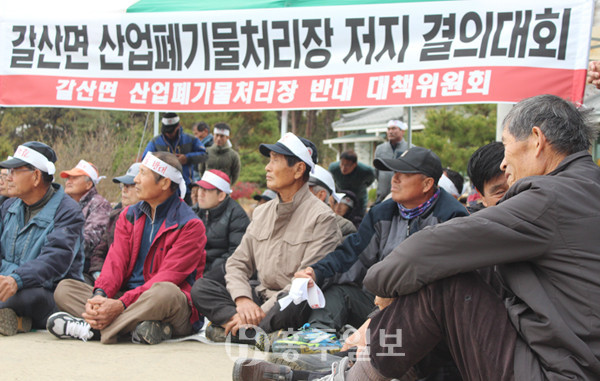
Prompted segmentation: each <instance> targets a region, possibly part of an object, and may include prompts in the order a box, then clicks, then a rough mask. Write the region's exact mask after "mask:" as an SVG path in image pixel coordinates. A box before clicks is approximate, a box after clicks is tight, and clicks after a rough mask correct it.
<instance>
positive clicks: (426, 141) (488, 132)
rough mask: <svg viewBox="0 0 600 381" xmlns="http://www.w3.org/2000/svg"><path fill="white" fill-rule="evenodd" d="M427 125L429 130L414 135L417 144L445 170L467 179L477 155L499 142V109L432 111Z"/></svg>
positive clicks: (485, 106)
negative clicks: (490, 144) (493, 142)
mask: <svg viewBox="0 0 600 381" xmlns="http://www.w3.org/2000/svg"><path fill="white" fill-rule="evenodd" d="M424 124H425V129H424V130H423V131H420V132H417V133H415V134H414V135H413V143H414V144H415V145H418V146H422V147H426V148H429V149H431V150H432V151H433V152H435V153H436V154H437V155H438V156H439V157H440V159H441V160H442V165H443V166H444V167H450V168H452V169H454V170H455V171H458V172H461V173H462V174H463V175H465V174H466V172H467V163H468V161H469V158H470V157H471V155H472V154H473V152H475V150H476V149H477V148H479V147H481V146H482V145H484V144H487V143H489V142H491V141H493V140H494V139H495V136H496V105H488V104H477V105H463V106H456V107H454V108H452V109H448V108H445V107H443V108H441V109H434V110H429V111H428V112H427V114H426V121H425V123H424Z"/></svg>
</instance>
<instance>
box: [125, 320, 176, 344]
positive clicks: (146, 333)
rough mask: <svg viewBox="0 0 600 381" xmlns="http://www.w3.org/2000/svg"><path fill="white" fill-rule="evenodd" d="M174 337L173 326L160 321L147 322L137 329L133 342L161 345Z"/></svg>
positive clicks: (132, 337) (139, 325)
mask: <svg viewBox="0 0 600 381" xmlns="http://www.w3.org/2000/svg"><path fill="white" fill-rule="evenodd" d="M172 335H173V327H171V324H169V323H164V322H162V321H158V320H146V321H143V322H141V323H140V324H138V325H137V327H135V330H134V331H133V334H132V335H131V341H133V342H134V343H138V344H139V343H143V344H150V345H154V344H159V343H161V342H163V341H164V340H168V339H170V338H171V336H172Z"/></svg>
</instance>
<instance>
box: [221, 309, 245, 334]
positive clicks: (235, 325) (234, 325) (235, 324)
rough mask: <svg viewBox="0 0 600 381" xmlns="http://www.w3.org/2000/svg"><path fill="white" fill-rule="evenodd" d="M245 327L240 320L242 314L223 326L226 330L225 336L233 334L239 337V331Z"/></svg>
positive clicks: (236, 315) (234, 316)
mask: <svg viewBox="0 0 600 381" xmlns="http://www.w3.org/2000/svg"><path fill="white" fill-rule="evenodd" d="M243 325H244V323H242V319H241V318H240V314H235V315H233V316H232V317H231V319H229V321H228V322H227V323H225V325H224V326H223V328H225V336H227V335H228V334H229V332H231V334H232V335H237V333H238V330H239V329H240V328H241V327H242V326H243Z"/></svg>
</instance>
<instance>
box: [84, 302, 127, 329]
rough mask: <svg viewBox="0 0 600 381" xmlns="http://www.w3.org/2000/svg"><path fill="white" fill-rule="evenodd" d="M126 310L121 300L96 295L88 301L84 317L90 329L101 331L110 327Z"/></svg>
mask: <svg viewBox="0 0 600 381" xmlns="http://www.w3.org/2000/svg"><path fill="white" fill-rule="evenodd" d="M124 310H125V307H124V306H123V303H122V302H121V301H120V300H119V299H110V298H106V297H104V296H101V295H95V296H93V297H92V298H91V299H88V300H87V303H86V304H85V312H84V313H83V314H82V316H83V318H84V319H85V321H86V322H87V323H88V324H89V325H90V327H92V328H93V329H98V330H101V329H104V328H106V327H107V326H108V325H110V323H112V322H113V320H115V319H116V318H117V316H119V315H120V314H121V313H123V311H124Z"/></svg>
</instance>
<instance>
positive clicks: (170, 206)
mask: <svg viewBox="0 0 600 381" xmlns="http://www.w3.org/2000/svg"><path fill="white" fill-rule="evenodd" d="M178 200H180V199H179V196H177V194H176V192H175V193H173V194H172V195H171V196H170V197H169V198H167V199H166V200H165V201H163V203H162V204H160V205H158V206H157V207H156V216H155V219H162V218H164V219H165V226H166V227H169V226H172V225H176V224H177V221H176V217H175V216H176V214H177V213H176V211H174V209H177V201H178ZM136 212H137V213H136V219H137V218H140V217H141V216H142V214H144V215H146V217H148V218H150V219H152V208H151V207H150V204H148V203H147V202H146V201H142V202H141V203H140V204H139V209H138V210H137V211H136Z"/></svg>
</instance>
